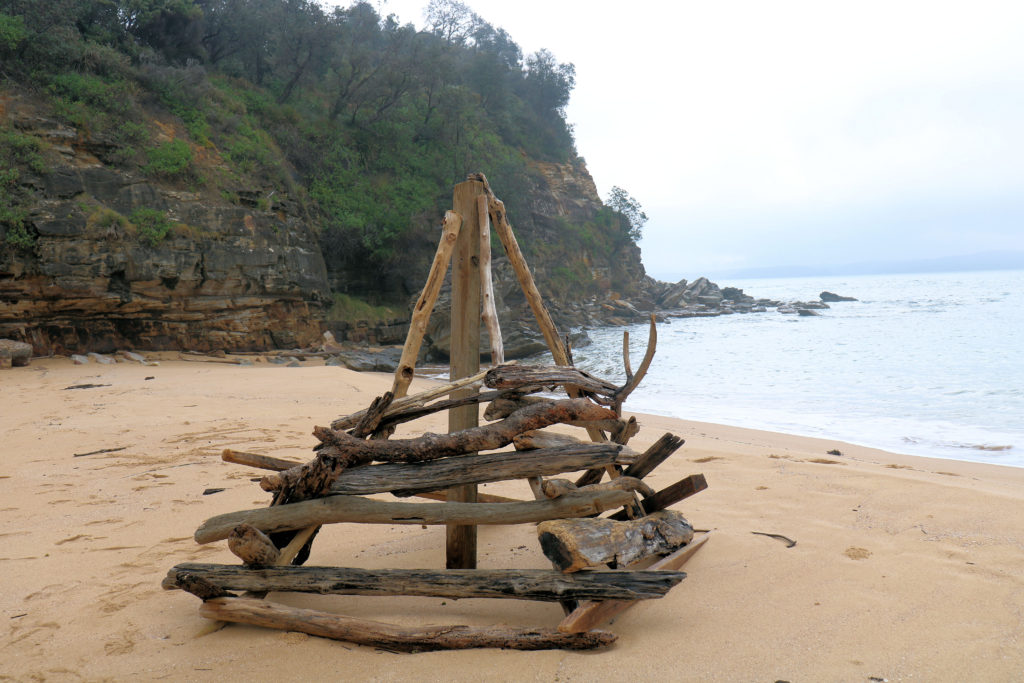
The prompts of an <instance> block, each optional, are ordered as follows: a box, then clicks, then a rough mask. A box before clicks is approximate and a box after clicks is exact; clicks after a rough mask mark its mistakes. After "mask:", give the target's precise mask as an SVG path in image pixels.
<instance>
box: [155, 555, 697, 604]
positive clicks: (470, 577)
mask: <svg viewBox="0 0 1024 683" xmlns="http://www.w3.org/2000/svg"><path fill="white" fill-rule="evenodd" d="M186 576H188V577H199V578H200V579H202V580H204V581H206V582H208V583H209V584H212V585H214V586H219V587H220V588H222V589H224V590H237V591H260V592H267V593H269V592H278V591H282V592H296V593H320V594H323V595H328V594H330V595H407V596H424V597H438V598H456V599H462V598H503V599H504V598H511V599H516V600H537V601H542V602H552V601H557V600H562V599H565V598H572V599H576V600H651V599H655V598H660V597H662V596H664V595H665V594H666V593H668V591H669V590H671V589H672V587H673V586H675V585H676V584H678V583H679V582H680V581H682V580H683V579H684V578H685V577H686V574H684V573H683V572H660V571H635V572H633V571H597V572H576V573H575V574H563V573H561V572H557V571H553V570H550V569H354V568H349V567H309V566H305V567H265V568H260V569H251V568H247V567H239V566H235V565H225V564H199V563H193V562H189V563H185V564H179V565H177V566H175V567H173V568H172V569H171V570H169V571H168V572H167V578H165V579H164V582H163V587H164V588H166V589H172V588H184V586H183V585H182V577H186Z"/></svg>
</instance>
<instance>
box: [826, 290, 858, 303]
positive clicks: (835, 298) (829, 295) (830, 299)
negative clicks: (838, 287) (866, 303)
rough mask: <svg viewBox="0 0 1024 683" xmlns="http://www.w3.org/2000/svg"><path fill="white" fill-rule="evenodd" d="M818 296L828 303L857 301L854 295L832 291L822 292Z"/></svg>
mask: <svg viewBox="0 0 1024 683" xmlns="http://www.w3.org/2000/svg"><path fill="white" fill-rule="evenodd" d="M818 298H819V299H821V300H822V301H824V302H826V303H835V302H837V301H857V299H855V298H854V297H852V296H841V295H839V294H833V293H832V292H822V293H821V294H819V295H818Z"/></svg>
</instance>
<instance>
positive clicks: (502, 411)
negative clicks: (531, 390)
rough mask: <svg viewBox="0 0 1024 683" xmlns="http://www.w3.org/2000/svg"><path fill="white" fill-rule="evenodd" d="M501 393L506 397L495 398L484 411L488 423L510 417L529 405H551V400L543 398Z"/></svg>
mask: <svg viewBox="0 0 1024 683" xmlns="http://www.w3.org/2000/svg"><path fill="white" fill-rule="evenodd" d="M501 393H506V396H499V397H498V398H495V399H494V400H493V401H491V403H490V405H488V406H487V408H486V409H485V410H484V419H485V420H487V421H488V422H493V421H494V420H500V419H502V418H505V417H508V416H509V415H511V414H512V413H514V412H516V411H517V410H519V409H520V408H525V407H526V406H528V405H534V404H536V403H551V399H550V398H544V397H543V396H522V395H516V394H507V392H501Z"/></svg>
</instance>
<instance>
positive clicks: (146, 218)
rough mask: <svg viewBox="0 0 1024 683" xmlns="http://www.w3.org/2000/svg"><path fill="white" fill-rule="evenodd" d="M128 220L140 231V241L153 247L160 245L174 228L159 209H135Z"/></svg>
mask: <svg viewBox="0 0 1024 683" xmlns="http://www.w3.org/2000/svg"><path fill="white" fill-rule="evenodd" d="M128 220H129V221H131V223H132V225H134V226H135V229H136V230H137V231H138V235H139V239H141V240H142V241H143V242H145V243H146V244H148V245H149V246H151V247H155V246H156V245H158V244H160V242H162V241H163V240H164V239H165V238H166V237H167V235H168V234H169V233H170V232H171V228H172V227H174V225H173V223H171V221H170V220H168V219H167V216H166V215H165V214H164V212H163V211H159V210H157V209H146V208H139V209H135V210H134V211H132V213H131V215H130V216H128Z"/></svg>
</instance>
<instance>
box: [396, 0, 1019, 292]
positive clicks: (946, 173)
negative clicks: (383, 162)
mask: <svg viewBox="0 0 1024 683" xmlns="http://www.w3.org/2000/svg"><path fill="white" fill-rule="evenodd" d="M376 4H377V5H378V7H379V10H380V12H381V14H384V15H386V14H389V13H394V14H397V15H398V17H399V19H401V20H402V21H403V22H412V23H414V24H416V25H417V26H422V24H423V8H424V7H425V6H426V0H386V1H384V2H380V1H379V0H377V3H376ZM467 4H468V5H469V6H470V7H472V8H473V10H474V11H476V13H477V14H479V15H480V16H482V17H483V18H484V19H486V20H487V21H489V22H490V23H491V24H493V25H495V26H498V27H501V28H504V29H505V30H507V31H508V32H509V34H511V36H512V38H513V39H514V40H515V41H516V42H517V43H519V45H520V46H521V47H522V48H523V51H524V53H530V52H533V51H535V50H537V49H539V48H541V47H546V48H548V49H549V50H551V51H552V52H553V53H554V55H555V56H556V57H557V58H558V59H559V61H563V62H572V63H573V64H575V65H576V78H577V82H576V89H575V91H574V92H573V95H572V101H571V103H570V105H569V107H568V110H567V114H568V119H569V122H570V123H571V124H573V125H574V127H575V133H576V146H577V149H578V151H579V153H580V154H581V155H582V156H583V157H585V158H586V161H587V166H588V168H589V169H590V172H591V174H592V175H593V176H594V180H595V181H596V182H597V187H598V190H599V191H600V193H601V196H602V197H607V195H608V191H609V189H610V188H611V187H612V186H613V185H619V186H621V187H624V188H625V189H626V190H627V191H629V192H630V193H631V194H632V195H633V196H634V197H636V198H637V199H638V200H639V201H640V203H641V204H642V205H643V207H644V210H645V211H646V213H647V215H648V216H649V218H650V221H649V222H648V223H647V226H646V227H645V229H644V238H643V241H642V242H641V247H642V249H643V259H644V263H645V265H646V266H647V270H648V272H649V273H650V274H651V275H653V276H655V277H658V278H660V279H665V280H677V279H679V278H680V277H687V278H690V279H692V278H694V277H696V276H698V275H701V274H711V275H714V274H715V273H723V272H726V271H730V270H733V269H739V268H746V267H761V266H777V265H804V266H817V265H822V264H826V265H834V264H844V263H852V262H858V261H867V260H895V259H914V258H934V257H942V256H951V255H956V254H971V253H975V252H982V251H990V250H991V251H1007V250H1019V251H1024V2H1020V1H1014V0H1001V1H988V0H970V2H968V1H966V0H964V1H961V2H942V1H941V0H931V1H929V2H917V1H901V0H888V1H885V2H873V1H870V0H868V1H865V0H861V1H860V2H855V3H854V2H833V1H829V0H815V1H811V2H790V1H787V0H781V1H776V2H765V1H764V0H743V1H729V0H722V1H721V2H707V1H706V0H705V1H702V2H694V1H691V0H682V1H676V2H619V3H604V2H601V3H597V2H592V1H591V2H584V1H578V0H568V1H566V0H562V1H559V0H512V1H510V0H502V1H500V2H499V1H496V0H470V1H469V2H467ZM484 170H485V169H484ZM513 222H514V221H513Z"/></svg>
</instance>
